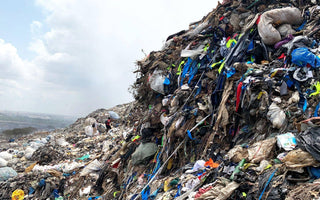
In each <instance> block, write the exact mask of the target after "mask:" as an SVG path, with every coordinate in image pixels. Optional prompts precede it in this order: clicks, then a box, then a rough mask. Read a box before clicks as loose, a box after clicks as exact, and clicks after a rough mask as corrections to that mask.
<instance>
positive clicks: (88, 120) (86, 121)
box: [84, 117, 97, 126]
mask: <svg viewBox="0 0 320 200" xmlns="http://www.w3.org/2000/svg"><path fill="white" fill-rule="evenodd" d="M94 123H97V121H96V119H95V118H92V117H89V118H87V119H86V120H85V121H84V125H86V126H92V124H94Z"/></svg>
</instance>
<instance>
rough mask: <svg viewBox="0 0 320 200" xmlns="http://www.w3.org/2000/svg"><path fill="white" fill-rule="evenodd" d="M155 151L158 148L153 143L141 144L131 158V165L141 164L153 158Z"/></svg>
mask: <svg viewBox="0 0 320 200" xmlns="http://www.w3.org/2000/svg"><path fill="white" fill-rule="evenodd" d="M157 150H158V147H157V145H156V144H155V143H141V144H140V145H139V146H138V148H137V149H136V151H135V152H134V153H133V154H132V156H131V159H132V164H134V165H137V164H140V163H143V161H144V160H145V159H147V158H150V157H151V156H153V155H154V154H155V153H156V152H157Z"/></svg>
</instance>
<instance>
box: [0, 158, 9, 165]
mask: <svg viewBox="0 0 320 200" xmlns="http://www.w3.org/2000/svg"><path fill="white" fill-rule="evenodd" d="M7 164H8V161H6V160H5V159H3V158H0V167H6V166H7Z"/></svg>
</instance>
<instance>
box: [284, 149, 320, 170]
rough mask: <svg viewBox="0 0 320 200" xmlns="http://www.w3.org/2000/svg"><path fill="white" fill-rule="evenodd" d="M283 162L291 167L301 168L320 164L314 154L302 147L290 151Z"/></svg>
mask: <svg viewBox="0 0 320 200" xmlns="http://www.w3.org/2000/svg"><path fill="white" fill-rule="evenodd" d="M282 162H283V163H285V165H286V166H287V167H289V168H301V167H308V166H315V167H316V166H319V163H318V162H317V161H316V160H315V159H314V158H313V157H312V155H311V154H310V153H308V152H306V151H303V150H301V149H297V150H292V151H290V152H289V153H288V154H287V155H286V157H284V158H283V159H282Z"/></svg>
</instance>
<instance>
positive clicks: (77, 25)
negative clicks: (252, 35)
mask: <svg viewBox="0 0 320 200" xmlns="http://www.w3.org/2000/svg"><path fill="white" fill-rule="evenodd" d="M216 4H217V1H214V0H211V1H209V0H203V1H192V0H179V1H172V0H159V1H150V0H134V1H132V0H122V1H111V0H35V1H32V0H10V1H5V0H1V6H0V69H1V71H0V72H1V73H0V110H13V111H31V112H41V113H52V114H67V115H74V116H85V115H87V114H89V113H90V112H92V111H94V110H96V109H98V108H110V107H113V106H115V105H118V104H122V103H128V102H130V101H132V100H133V97H132V96H131V94H130V93H129V92H128V88H129V86H130V85H131V84H132V83H133V82H134V80H135V75H134V74H133V71H134V70H135V69H136V67H135V64H134V63H135V61H136V60H140V59H142V58H143V57H144V54H143V53H142V52H141V49H143V50H144V51H145V53H147V54H148V53H149V52H150V51H155V50H160V49H161V47H162V45H163V43H164V41H165V39H166V37H167V36H169V35H170V34H173V33H175V32H178V31H180V30H183V29H188V25H189V23H191V22H194V21H197V20H200V19H201V18H202V17H203V16H205V15H206V14H207V13H208V12H210V11H211V10H212V9H213V8H214V7H215V6H216Z"/></svg>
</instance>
